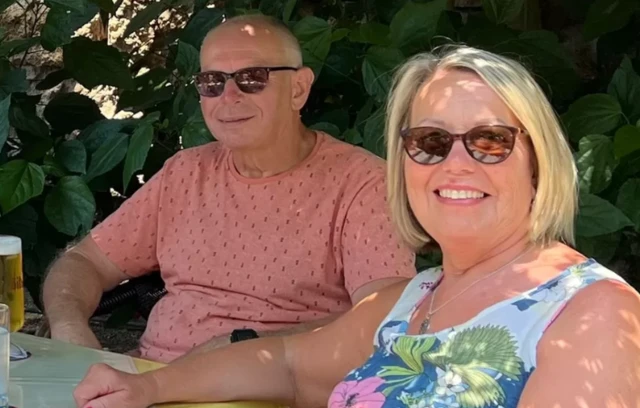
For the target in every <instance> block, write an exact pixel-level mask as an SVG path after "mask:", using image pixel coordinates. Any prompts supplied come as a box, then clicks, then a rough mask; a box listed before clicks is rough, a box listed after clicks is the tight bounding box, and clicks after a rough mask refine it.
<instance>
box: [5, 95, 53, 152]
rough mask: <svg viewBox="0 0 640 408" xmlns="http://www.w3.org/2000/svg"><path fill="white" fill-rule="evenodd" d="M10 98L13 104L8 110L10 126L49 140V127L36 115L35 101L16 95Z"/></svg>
mask: <svg viewBox="0 0 640 408" xmlns="http://www.w3.org/2000/svg"><path fill="white" fill-rule="evenodd" d="M12 98H13V103H12V104H11V107H10V109H9V123H10V124H11V126H13V127H14V128H15V129H16V130H19V131H21V132H24V133H28V134H29V135H32V136H35V137H37V138H39V139H49V126H47V124H46V123H45V121H43V120H42V119H40V118H39V117H38V115H37V114H36V109H35V104H34V102H35V101H32V100H30V99H29V97H19V96H18V95H17V94H14V95H12ZM23 142H24V141H23Z"/></svg>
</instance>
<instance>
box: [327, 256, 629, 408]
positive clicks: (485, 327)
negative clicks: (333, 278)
mask: <svg viewBox="0 0 640 408" xmlns="http://www.w3.org/2000/svg"><path fill="white" fill-rule="evenodd" d="M441 277H442V270H441V268H440V267H438V268H432V269H429V270H426V271H424V272H422V273H419V274H418V275H417V276H416V277H415V278H413V279H412V280H411V282H410V283H409V284H408V285H407V287H406V288H405V290H404V292H403V294H402V296H401V297H400V299H399V300H398V302H397V303H396V304H395V306H394V307H393V309H392V310H391V311H390V312H389V314H388V316H387V317H386V318H385V319H384V321H383V322H382V323H381V325H380V326H379V328H378V330H377V332H376V335H375V339H374V352H373V354H372V355H371V356H370V357H369V359H368V360H367V361H366V362H365V364H364V365H362V366H361V367H359V368H357V369H355V370H353V371H352V372H351V373H349V374H348V375H347V377H346V378H345V379H344V380H343V381H342V382H341V383H340V384H338V386H337V387H336V388H335V389H334V390H333V393H332V394H331V397H330V399H329V404H328V406H329V408H395V407H408V408H445V407H459V408H515V407H516V406H517V404H518V400H519V399H520V395H521V394H522V391H523V389H524V386H525V384H526V383H527V380H528V379H529V376H530V375H531V374H532V372H533V371H534V370H535V367H536V346H537V344H538V341H539V340H540V338H541V337H542V334H543V333H544V331H545V329H546V328H547V327H548V326H549V325H550V324H551V323H552V322H553V320H554V319H555V317H556V316H558V314H559V313H560V312H561V311H562V309H563V307H564V306H565V305H566V303H567V302H568V301H569V300H570V299H571V298H572V297H573V296H574V295H575V294H576V293H577V292H578V291H579V290H580V289H582V288H584V287H586V286H588V285H590V284H591V283H593V282H596V281H598V280H602V279H613V280H618V281H621V282H623V280H622V278H620V277H619V276H618V275H616V274H615V273H613V272H612V271H610V270H608V269H606V268H605V267H603V266H602V265H600V264H598V263H597V262H596V261H595V260H593V259H589V260H587V261H585V262H583V263H581V264H577V265H574V266H572V267H569V268H568V269H566V270H565V271H563V272H562V273H561V274H560V275H558V276H557V277H555V278H553V279H551V280H550V281H548V282H546V283H544V284H542V285H540V286H538V287H536V288H534V289H532V290H529V291H527V292H524V293H522V294H520V295H518V296H516V297H513V298H510V299H506V300H504V301H501V302H499V303H497V304H495V305H492V306H491V307H489V308H487V309H485V310H483V311H482V312H480V313H479V314H478V315H476V316H475V317H473V318H472V319H471V320H468V321H467V322H465V323H463V324H461V325H459V326H454V327H451V328H448V329H446V330H442V331H440V332H437V333H432V334H424V335H407V334H406V330H407V328H408V324H409V318H410V317H411V316H412V315H413V313H414V311H415V310H416V308H417V306H418V305H419V304H420V303H421V302H422V300H423V299H424V298H425V296H426V295H428V294H429V293H430V292H431V290H432V289H433V288H434V287H435V285H437V284H438V283H439V282H440V279H441Z"/></svg>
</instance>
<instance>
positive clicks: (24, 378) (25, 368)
mask: <svg viewBox="0 0 640 408" xmlns="http://www.w3.org/2000/svg"><path fill="white" fill-rule="evenodd" d="M11 341H12V342H13V343H15V344H18V345H19V346H21V347H23V348H24V349H25V350H27V351H29V352H30V353H31V354H32V356H31V358H29V359H27V360H23V361H15V362H12V363H11V368H10V372H11V373H10V376H11V380H10V386H9V402H10V403H11V405H14V406H15V407H16V408H73V407H75V404H74V401H73V394H72V393H73V389H74V388H75V386H76V385H77V384H78V383H79V382H80V380H81V379H82V378H83V377H84V375H85V373H86V372H87V369H88V368H89V366H90V365H92V364H96V363H106V364H109V365H111V366H113V367H115V368H117V369H119V370H122V371H126V372H130V373H142V372H145V371H149V370H154V369H157V368H159V367H162V364H159V363H154V362H150V361H146V360H139V359H133V358H131V357H128V356H124V355H121V354H115V353H110V352H106V351H100V350H93V349H88V348H85V347H78V346H74V345H71V344H67V343H62V342H59V341H55V340H50V339H44V338H40V337H35V336H29V335H26V334H23V333H12V334H11ZM162 407H163V408H178V407H179V408H283V407H281V406H279V405H275V404H268V403H258V402H234V403H215V404H170V405H168V404H164V405H162Z"/></svg>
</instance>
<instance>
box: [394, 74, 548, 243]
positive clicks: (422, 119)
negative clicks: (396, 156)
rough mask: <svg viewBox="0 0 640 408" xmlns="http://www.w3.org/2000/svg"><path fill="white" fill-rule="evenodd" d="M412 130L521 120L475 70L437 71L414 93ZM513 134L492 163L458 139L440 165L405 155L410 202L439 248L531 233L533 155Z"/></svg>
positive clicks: (522, 138) (509, 123)
mask: <svg viewBox="0 0 640 408" xmlns="http://www.w3.org/2000/svg"><path fill="white" fill-rule="evenodd" d="M410 118H411V120H410V123H409V126H410V127H418V126H434V127H438V128H442V129H445V130H446V131H448V132H451V133H465V132H467V131H468V130H470V129H472V128H474V127H476V126H481V125H496V124H501V125H507V126H513V127H520V128H522V125H521V124H520V123H519V121H518V120H517V119H516V117H515V116H514V115H513V113H512V112H511V111H510V109H509V108H508V107H507V106H506V105H505V104H504V102H502V100H501V99H500V98H499V97H498V95H496V94H495V93H494V91H493V90H492V89H491V88H490V87H489V86H488V85H486V84H485V83H484V81H483V80H482V79H481V78H480V77H478V76H477V75H476V74H475V73H472V72H467V71H461V70H442V71H438V72H436V74H435V75H434V76H433V78H432V79H431V80H430V81H429V82H427V83H425V84H424V85H423V86H422V87H421V88H420V89H419V91H418V93H417V95H416V98H415V100H414V102H413V104H412V106H411V112H410ZM525 137H526V136H523V135H522V134H521V133H519V134H518V135H517V136H516V141H515V146H514V148H513V151H512V153H511V155H510V156H509V157H508V158H507V159H506V160H504V161H502V162H500V163H497V164H483V163H480V162H478V161H476V160H475V159H474V158H472V157H471V156H470V155H469V153H468V152H467V150H466V149H465V147H464V145H463V143H462V141H461V140H457V141H455V142H454V143H453V146H452V148H451V151H450V153H449V155H448V156H447V157H446V158H445V159H444V160H443V161H441V162H440V163H437V164H430V165H422V164H418V163H416V162H414V161H413V160H412V159H411V158H410V157H409V156H408V155H407V154H406V153H405V155H404V170H405V180H406V185H407V194H408V199H409V204H410V205H411V208H412V210H413V213H414V214H415V216H416V218H417V220H418V222H420V224H421V225H422V227H423V228H424V229H425V231H427V233H428V234H429V235H430V236H431V237H433V239H435V240H436V241H437V242H438V243H439V244H440V245H448V246H450V245H455V244H456V243H460V244H463V243H465V242H478V243H482V244H483V245H489V246H490V245H492V243H494V245H498V244H499V243H500V242H503V241H504V240H507V239H508V238H509V236H512V235H513V234H518V233H522V232H526V231H528V230H529V217H528V216H529V211H530V208H531V202H532V200H533V197H534V194H535V190H534V187H533V183H532V168H531V163H532V161H531V157H530V155H531V154H532V152H531V151H530V148H529V143H528V142H526V139H525Z"/></svg>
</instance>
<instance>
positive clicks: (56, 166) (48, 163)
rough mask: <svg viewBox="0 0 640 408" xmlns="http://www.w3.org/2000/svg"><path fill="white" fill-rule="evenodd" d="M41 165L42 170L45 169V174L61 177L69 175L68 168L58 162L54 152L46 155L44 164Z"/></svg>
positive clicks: (43, 160)
mask: <svg viewBox="0 0 640 408" xmlns="http://www.w3.org/2000/svg"><path fill="white" fill-rule="evenodd" d="M40 167H42V171H44V174H45V175H47V176H52V177H58V178H60V177H64V176H67V175H68V172H67V170H65V168H64V167H62V165H60V163H58V161H57V160H56V159H55V157H54V155H53V154H52V153H48V154H47V155H45V156H44V158H43V159H42V166H40Z"/></svg>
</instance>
